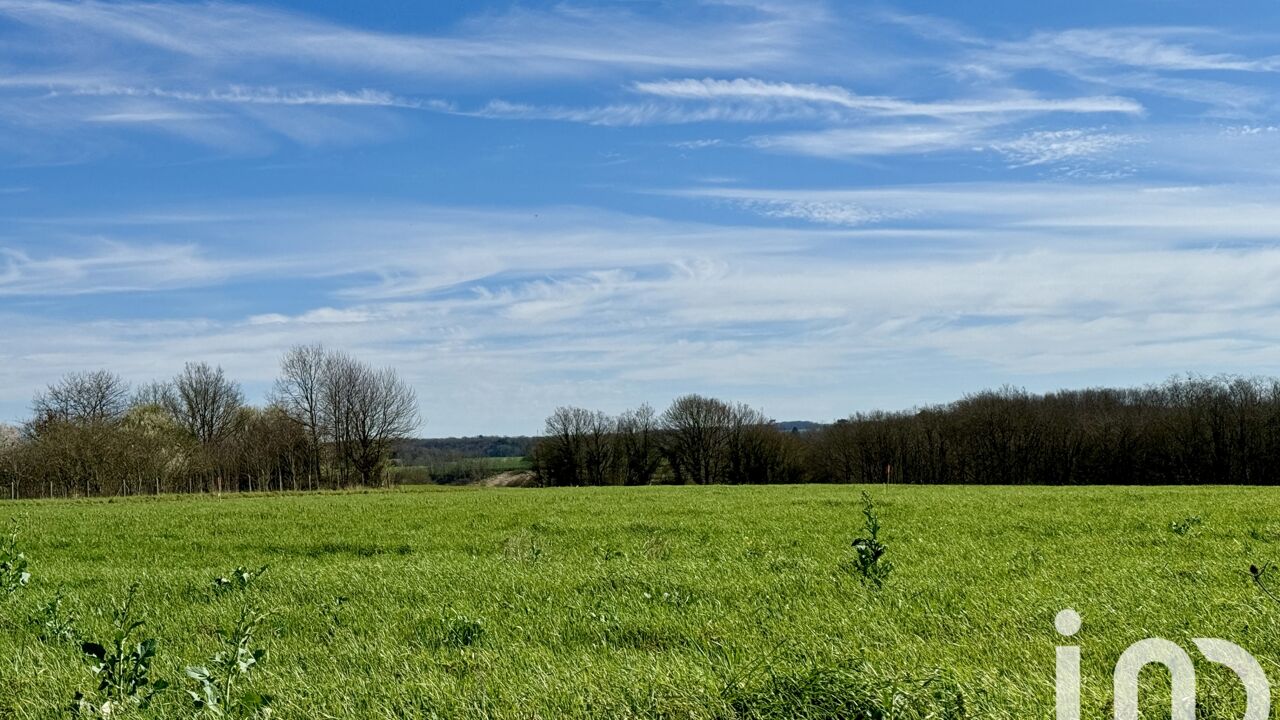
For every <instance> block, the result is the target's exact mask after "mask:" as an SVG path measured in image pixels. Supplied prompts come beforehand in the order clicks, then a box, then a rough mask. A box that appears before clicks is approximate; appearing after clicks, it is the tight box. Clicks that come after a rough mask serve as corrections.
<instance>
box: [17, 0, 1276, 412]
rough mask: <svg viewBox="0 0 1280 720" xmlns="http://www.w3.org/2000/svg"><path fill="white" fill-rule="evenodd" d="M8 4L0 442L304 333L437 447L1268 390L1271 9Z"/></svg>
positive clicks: (269, 372)
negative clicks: (103, 397)
mask: <svg viewBox="0 0 1280 720" xmlns="http://www.w3.org/2000/svg"><path fill="white" fill-rule="evenodd" d="M1230 8H1231V11H1230V12H1225V11H1224V10H1223V8H1222V7H1221V6H1215V5H1212V4H1209V3H1203V2H1171V1H1164V0H1162V1H1160V2H1155V1H1154V0H1152V1H1144V2H1127V3H1123V2H1122V3H1115V2H1107V3H1101V2H1077V3H1028V2H1021V1H1020V2H991V3H953V2H945V3H944V2H900V3H836V2H831V3H823V2H812V3H810V2H781V1H778V2H774V1H773V0H721V1H708V2H702V3H698V2H680V3H674V2H672V3H665V2H640V1H636V2H627V1H618V2H597V3H587V2H581V3H528V4H519V5H510V4H508V3H503V2H483V3H480V2H450V3H445V2H439V3H435V2H433V3H408V2H406V3H375V2H366V3H349V2H337V1H332V0H331V1H328V2H307V3H271V4H239V3H216V4H195V3H165V2H145V3H144V2H110V3H108V2H101V3H95V2H87V3H79V2H77V3H62V2H47V1H44V0H0V332H2V333H3V334H2V335H0V337H2V338H3V340H2V341H0V420H10V421H14V420H18V419H21V418H22V417H23V416H25V414H26V411H27V407H28V405H29V403H30V400H31V395H32V393H33V392H34V391H35V390H36V389H38V388H39V387H41V386H43V385H44V384H46V383H48V382H51V381H53V380H55V379H56V378H57V377H58V376H60V375H61V374H62V373H64V372H67V371H70V370H76V369H87V368H96V367H108V368H112V369H115V370H117V371H119V372H120V373H121V374H123V375H124V376H125V377H127V378H128V379H130V380H131V381H137V382H141V381H145V380H148V379H151V378H155V377H165V376H169V375H172V374H173V373H175V372H176V371H177V370H179V369H180V368H181V365H182V363H183V362H184V361H185V360H201V359H202V360H208V361H210V362H214V363H218V364H221V365H222V366H223V367H224V368H226V369H227V370H228V371H229V372H230V373H231V374H232V375H234V376H235V377H236V378H238V379H240V380H241V381H242V382H243V383H244V386H245V388H246V391H247V392H248V394H249V396H250V398H251V399H254V400H255V401H260V400H261V399H262V396H263V393H264V391H265V390H266V388H267V387H269V384H270V381H271V378H272V377H273V376H274V374H275V369H276V365H277V360H278V357H279V355H280V353H281V352H282V351H283V350H284V349H286V348H287V347H289V346H290V345H292V344H295V343H299V342H310V341H321V342H324V343H326V344H328V345H330V346H333V347H337V348H342V349H346V350H349V351H351V352H352V353H354V354H357V355H359V356H360V357H363V358H365V359H367V360H369V361H370V362H373V363H375V364H385V365H392V366H395V367H396V368H398V369H399V370H400V372H401V373H402V374H403V375H404V376H405V377H406V378H408V379H409V380H410V381H411V382H412V383H413V385H414V386H415V387H416V388H417V390H418V393H419V395H420V398H421V401H422V406H423V413H424V415H425V417H426V419H427V421H426V423H425V425H424V426H423V428H422V433H423V434H426V435H453V434H478V433H486V434H497V433H531V432H536V431H538V430H539V428H540V427H541V424H542V419H543V418H544V417H545V416H546V415H547V414H548V413H549V412H550V411H551V410H552V409H553V408H554V407H555V406H557V405H562V404H578V405H585V406H588V407H593V408H600V409H604V410H609V411H619V410H622V409H624V408H626V407H629V406H633V405H635V404H638V403H640V402H642V401H649V402H651V403H653V404H655V405H657V406H659V407H661V406H663V405H664V404H665V403H666V402H668V401H669V400H670V399H671V398H672V397H674V396H676V395H679V394H682V393H686V392H701V393H708V394H715V395H719V396H723V397H725V398H728V399H733V400H740V401H744V402H748V403H751V404H753V405H756V406H759V407H762V408H763V409H764V410H765V411H766V412H767V413H768V414H770V415H771V416H773V417H776V418H779V419H813V420H829V419H832V418H835V417H839V416H842V415H846V414H848V413H850V412H853V411H856V410H866V409H871V408H890V409H897V408H906V407H911V406H915V405H919V404H924V403H931V402H939V401H947V400H951V399H954V398H956V397H958V396H960V395H962V394H963V393H965V392H968V391H973V390H976V389H980V388H983V387H990V386H998V385H1002V384H1005V383H1009V384H1014V385H1020V386H1025V387H1027V388H1028V389H1030V390H1035V391H1043V390H1052V389H1056V388H1060V387H1077V386H1084V385H1096V384H1141V383H1147V382H1155V381H1160V380H1162V379H1164V378H1165V377H1167V376H1169V375H1171V374H1175V373H1182V372H1204V373H1217V372H1231V373H1245V374H1254V373H1262V374H1268V373H1275V372H1276V368H1277V367H1278V366H1280V343H1277V340H1278V339H1280V282H1277V280H1280V247H1278V246H1277V230H1278V229H1280V203H1278V202H1277V200H1280V197H1278V195H1277V183H1278V180H1280V178H1278V177H1277V175H1278V174H1280V105H1278V102H1280V82H1278V81H1277V80H1278V75H1277V73H1280V5H1277V4H1276V3H1271V2H1253V3H1233V4H1231V6H1230Z"/></svg>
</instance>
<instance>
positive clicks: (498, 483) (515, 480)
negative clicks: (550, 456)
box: [479, 470, 537, 487]
mask: <svg viewBox="0 0 1280 720" xmlns="http://www.w3.org/2000/svg"><path fill="white" fill-rule="evenodd" d="M479 484H480V485H484V486H485V487H533V486H534V485H536V484H537V482H536V480H535V479H534V477H533V473H531V472H529V471H528V470H519V471H510V472H503V473H498V474H497V475H490V476H489V477H487V478H485V479H483V480H481V481H480V483H479Z"/></svg>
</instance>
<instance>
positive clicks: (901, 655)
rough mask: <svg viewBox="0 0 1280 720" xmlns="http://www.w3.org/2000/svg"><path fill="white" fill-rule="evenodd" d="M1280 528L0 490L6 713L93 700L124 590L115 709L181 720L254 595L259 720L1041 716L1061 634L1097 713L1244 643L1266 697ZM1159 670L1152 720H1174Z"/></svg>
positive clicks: (1174, 507) (434, 496) (1052, 512)
mask: <svg viewBox="0 0 1280 720" xmlns="http://www.w3.org/2000/svg"><path fill="white" fill-rule="evenodd" d="M863 491H867V492H868V493H869V494H870V495H871V497H872V498H873V499H874V501H875V507H876V511H877V514H878V516H879V519H880V521H881V523H882V525H883V526H882V529H881V531H880V535H879V537H880V540H881V541H882V542H883V543H884V544H885V546H886V547H887V552H886V554H885V560H886V561H890V562H892V564H893V570H892V572H891V573H890V574H889V575H888V576H887V577H886V578H885V579H884V582H883V585H882V586H881V587H876V586H875V585H874V584H873V583H867V582H865V581H864V580H863V579H862V577H861V575H860V574H859V573H857V572H856V571H855V570H854V569H853V566H852V563H853V559H854V556H855V552H854V550H853V548H851V547H850V543H851V541H852V540H853V539H854V538H856V537H858V536H860V535H863V534H864V517H863V515H862V510H863V504H862V500H861V493H862V492H863ZM1278 511H1280V493H1278V492H1277V491H1276V490H1274V489H1269V488H1249V487H1215V488H1204V487H1176V488H1175V487H1160V488H1122V487H1088V488H1047V487H1016V488H1011V487H989V486H954V487H927V486H874V487H868V486H848V485H808V486H735V487H637V488H557V489H506V488H435V487H417V488H412V489H404V490H398V491H397V490H389V491H377V492H367V493H361V492H352V493H321V494H306V495H288V494H283V495H254V494H237V495H228V496H223V497H216V496H208V495H204V496H190V497H182V496H161V497H158V498H130V499H124V500H114V501H113V500H97V499H95V500H82V501H14V502H7V503H5V504H4V505H3V506H0V520H8V519H15V520H16V521H17V522H18V524H19V527H20V529H21V535H20V537H19V539H18V544H19V547H20V548H21V550H22V551H23V552H24V553H25V555H26V557H27V559H28V561H29V568H28V569H29V571H30V573H31V581H30V583H29V584H27V585H26V586H25V587H21V588H19V589H17V590H16V591H15V592H14V593H12V594H11V595H10V596H8V597H7V598H3V599H0V718H51V717H66V716H67V712H66V710H65V708H66V707H68V706H69V705H70V704H71V701H72V698H73V697H74V696H75V694H76V692H77V691H80V692H82V693H84V694H85V696H86V697H88V698H93V697H94V694H95V690H96V688H97V687H98V682H99V677H98V676H95V675H94V674H93V672H92V664H93V663H91V662H89V661H88V660H87V659H86V656H85V654H84V653H83V652H82V650H81V648H80V643H82V642H84V641H97V642H103V641H104V640H110V639H111V633H112V628H111V626H112V619H111V607H112V605H113V602H115V601H117V600H119V599H120V598H122V597H123V596H125V595H126V593H127V592H128V589H129V587H130V586H131V585H132V584H133V583H135V582H136V583H137V596H136V598H135V607H136V608H137V609H138V610H140V611H141V612H142V613H143V614H144V615H145V621H146V624H145V625H144V626H142V627H141V628H139V629H138V630H137V631H136V637H137V638H139V639H143V638H154V640H155V657H154V661H153V663H152V667H151V671H150V675H151V678H152V680H158V679H162V680H164V681H165V682H167V683H169V684H170V687H169V688H168V689H166V690H163V691H161V692H159V693H157V695H156V696H155V699H154V701H153V702H152V703H151V705H150V707H149V708H146V709H140V710H135V709H132V708H122V709H120V710H118V711H117V712H116V713H115V714H113V715H112V716H113V717H165V718H189V717H193V715H194V714H195V711H194V710H193V705H192V700H191V698H190V696H189V695H188V693H187V690H188V689H192V688H195V687H196V686H197V681H196V680H194V679H192V678H191V677H189V676H188V673H187V672H186V671H185V668H187V667H188V666H193V665H205V666H209V665H210V663H211V658H213V657H214V655H215V654H216V653H217V652H219V649H220V648H223V647H224V645H225V642H224V640H223V639H222V638H221V636H220V634H219V633H220V631H222V632H225V631H226V630H227V629H229V628H231V627H232V626H233V625H235V624H236V621H237V619H238V618H240V617H241V613H242V611H243V610H244V608H246V607H252V608H256V609H259V610H261V611H263V612H265V613H267V616H266V619H265V620H263V621H262V622H261V623H260V625H259V626H258V629H257V633H256V635H255V636H254V637H253V638H252V641H251V642H250V643H249V645H250V646H251V648H253V649H259V648H260V649H264V650H265V655H264V656H261V657H260V663H259V664H258V666H257V667H256V668H254V669H253V672H252V673H250V675H249V677H247V678H246V679H245V681H244V683H243V685H242V686H241V687H242V691H245V692H252V693H253V694H254V695H255V696H256V695H262V696H265V697H268V698H269V705H268V707H269V708H270V712H271V716H272V717H274V718H431V717H438V718H530V719H532V718H548V719H550V718H588V717H591V718H596V717H599V718H630V717H635V718H725V719H728V718H880V717H898V718H963V717H993V718H1049V717H1052V716H1053V707H1054V652H1055V650H1054V648H1055V646H1056V645H1058V644H1076V645H1079V646H1080V647H1081V648H1082V654H1083V669H1084V681H1083V699H1084V717H1086V718H1102V717H1109V716H1110V708H1109V702H1110V695H1111V670H1112V668H1113V666H1114V664H1115V661H1116V659H1117V657H1118V656H1119V654H1120V653H1121V652H1122V651H1123V650H1124V649H1125V648H1126V647H1127V646H1128V645H1129V644H1131V643H1132V642H1134V641H1137V640H1140V639H1143V638H1146V637H1150V636H1162V637H1167V638H1169V639H1171V640H1173V641H1175V642H1177V643H1179V644H1180V645H1182V646H1184V647H1187V648H1191V647H1192V646H1191V643H1190V638H1192V637H1220V638H1224V639H1227V640H1231V641H1233V642H1236V643H1238V644H1240V645H1242V646H1243V647H1245V648H1246V649H1248V650H1249V651H1251V652H1252V653H1253V654H1254V655H1255V656H1257V657H1258V658H1259V660H1260V661H1261V662H1262V664H1263V667H1264V668H1265V669H1266V670H1267V672H1268V673H1269V675H1270V676H1271V677H1272V679H1273V682H1274V681H1275V680H1277V679H1280V672H1278V668H1277V665H1276V659H1277V658H1280V605H1278V604H1276V603H1274V602H1273V601H1271V600H1270V599H1268V598H1267V597H1266V596H1265V595H1264V594H1263V593H1262V591H1261V590H1260V589H1259V588H1258V587H1257V586H1256V585H1255V584H1254V583H1253V582H1252V580H1251V578H1250V575H1249V572H1248V569H1249V566H1250V564H1257V565H1259V566H1263V565H1264V564H1265V563H1266V562H1267V561H1268V560H1270V559H1272V558H1275V559H1280V552H1278V551H1280V512H1278ZM262 566H266V567H267V570H266V572H264V573H262V574H260V575H258V574H255V573H256V571H257V570H258V568H260V567H262ZM236 567H243V568H246V569H247V570H246V575H245V576H243V577H242V578H241V577H234V576H233V575H232V574H231V571H232V569H233V568H236ZM217 578H222V579H224V580H225V582H221V583H219V582H215V579H217ZM219 586H221V587H219ZM57 593H61V595H62V602H61V606H60V609H59V610H58V611H57V612H56V613H51V612H50V611H49V604H50V602H51V600H52V599H53V598H54V597H55V594H57ZM1067 607H1072V608H1075V609H1076V610H1077V611H1079V613H1080V614H1081V616H1083V619H1084V625H1083V629H1082V630H1081V631H1080V632H1079V633H1078V634H1077V635H1076V636H1075V637H1073V638H1071V639H1070V640H1066V639H1064V638H1062V637H1061V636H1059V635H1058V634H1057V633H1056V632H1055V630H1054V617H1055V615H1056V614H1057V613H1058V611H1060V610H1062V609H1064V608H1067ZM1192 655H1193V656H1195V657H1197V663H1198V665H1197V670H1198V672H1199V675H1200V677H1199V680H1200V694H1199V699H1200V704H1201V708H1200V716H1201V717H1204V718H1236V717H1240V715H1241V709H1242V707H1243V704H1242V702H1243V691H1242V689H1241V688H1240V687H1239V685H1238V683H1237V682H1236V681H1234V679H1233V676H1231V675H1230V673H1228V672H1227V671H1225V670H1222V669H1220V668H1215V667H1213V666H1209V665H1207V664H1203V663H1201V661H1200V660H1199V659H1198V656H1196V655H1195V653H1194V651H1193V652H1192ZM1159 679H1160V678H1159V673H1152V676H1151V677H1147V678H1145V680H1146V681H1150V682H1149V684H1150V685H1151V692H1149V693H1147V694H1146V696H1144V701H1143V707H1144V717H1152V718H1155V717H1165V716H1167V715H1168V691H1167V682H1166V683H1161V682H1158V681H1159ZM1162 684H1163V685H1164V687H1165V689H1163V690H1162V689H1161V685H1162ZM1162 698H1163V699H1162ZM1161 703H1163V708H1162V707H1161ZM210 714H212V713H210ZM242 714H247V713H242Z"/></svg>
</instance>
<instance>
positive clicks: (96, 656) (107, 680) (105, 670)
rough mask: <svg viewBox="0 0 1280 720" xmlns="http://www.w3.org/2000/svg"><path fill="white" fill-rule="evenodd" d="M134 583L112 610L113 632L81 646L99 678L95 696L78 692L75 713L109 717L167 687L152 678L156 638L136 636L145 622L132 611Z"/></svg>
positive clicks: (147, 703)
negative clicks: (89, 696)
mask: <svg viewBox="0 0 1280 720" xmlns="http://www.w3.org/2000/svg"><path fill="white" fill-rule="evenodd" d="M137 592H138V585H137V584H136V583H135V584H133V585H131V586H130V587H129V590H128V592H127V593H125V596H124V599H123V600H121V601H120V603H119V604H118V605H117V606H116V607H115V609H114V611H113V612H112V625H113V632H112V635H111V640H109V641H108V642H107V643H105V644H102V643H96V642H85V643H82V644H81V645H80V649H81V650H82V651H83V652H84V654H85V655H86V656H88V657H89V658H90V659H91V660H92V662H93V666H92V671H93V674H94V675H96V676H97V678H98V688H97V695H96V697H95V700H97V703H96V704H95V702H93V701H91V700H90V699H89V698H88V697H86V696H85V695H83V694H82V693H79V692H77V693H76V696H75V700H74V701H73V702H72V705H71V713H72V715H75V716H77V717H82V716H87V717H103V718H105V717H110V716H112V715H116V714H119V712H120V711H121V710H124V709H125V708H128V707H135V708H146V707H148V706H150V704H151V701H152V699H153V698H154V697H155V695H156V693H158V692H160V691H162V690H164V689H165V688H167V687H169V683H167V682H165V681H163V680H157V681H152V679H151V663H152V661H153V660H155V656H156V640H155V638H146V639H144V640H137V639H136V635H137V632H138V630H140V629H141V628H142V626H143V625H144V624H145V623H144V622H143V621H142V620H140V619H138V618H137V617H136V616H135V615H134V610H133V601H134V598H135V596H136V595H137Z"/></svg>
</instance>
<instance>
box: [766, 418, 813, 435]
mask: <svg viewBox="0 0 1280 720" xmlns="http://www.w3.org/2000/svg"><path fill="white" fill-rule="evenodd" d="M822 425H823V423H817V422H811V421H809V420H786V421H784V422H775V423H774V424H773V426H774V427H776V428H778V429H779V430H781V431H782V432H802V433H803V432H812V431H813V430H817V429H819V428H821V427H822Z"/></svg>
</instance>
